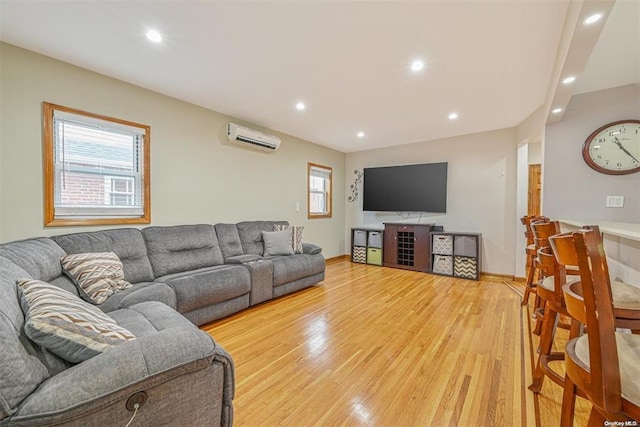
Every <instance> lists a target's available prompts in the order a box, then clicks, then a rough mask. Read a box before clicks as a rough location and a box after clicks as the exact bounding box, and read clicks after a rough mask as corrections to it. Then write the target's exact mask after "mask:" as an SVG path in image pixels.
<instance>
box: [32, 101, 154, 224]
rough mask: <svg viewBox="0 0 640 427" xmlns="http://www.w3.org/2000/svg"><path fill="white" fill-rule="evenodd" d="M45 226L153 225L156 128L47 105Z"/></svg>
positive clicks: (44, 114)
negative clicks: (151, 149) (152, 151)
mask: <svg viewBox="0 0 640 427" xmlns="http://www.w3.org/2000/svg"><path fill="white" fill-rule="evenodd" d="M43 117H44V187H45V188H44V198H45V200H44V223H45V226H65V225H105V224H148V223H149V222H150V220H151V196H150V183H149V177H150V174H149V159H150V155H149V145H150V128H149V126H147V125H142V124H139V123H133V122H129V121H126V120H120V119H114V118H111V117H106V116H102V115H98V114H93V113H88V112H86V111H80V110H76V109H73V108H68V107H62V106H60V105H54V104H49V103H47V102H45V103H43Z"/></svg>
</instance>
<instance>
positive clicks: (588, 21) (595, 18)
mask: <svg viewBox="0 0 640 427" xmlns="http://www.w3.org/2000/svg"><path fill="white" fill-rule="evenodd" d="M600 19H602V14H601V13H596V14H593V15H591V16H590V17H588V18H587V19H585V20H584V25H591V24H595V23H596V22H598V21H599V20H600Z"/></svg>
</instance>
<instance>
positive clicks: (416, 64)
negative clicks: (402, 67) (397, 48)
mask: <svg viewBox="0 0 640 427" xmlns="http://www.w3.org/2000/svg"><path fill="white" fill-rule="evenodd" d="M423 68H424V62H422V61H420V60H416V61H413V62H412V63H411V71H420V70H422V69H423Z"/></svg>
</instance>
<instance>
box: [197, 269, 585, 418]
mask: <svg viewBox="0 0 640 427" xmlns="http://www.w3.org/2000/svg"><path fill="white" fill-rule="evenodd" d="M326 277H327V278H326V279H325V281H324V282H323V283H322V286H316V287H313V288H309V289H306V290H303V291H300V292H297V293H295V294H292V295H288V296H286V297H283V298H279V299H277V300H274V301H270V302H267V303H265V304H262V305H260V306H257V307H253V308H251V309H248V310H245V311H243V312H241V313H238V314H236V315H234V316H231V317H228V318H226V319H222V320H220V321H217V322H214V323H212V324H209V325H206V326H205V327H203V329H204V330H205V331H207V332H208V333H210V334H211V335H212V336H213V337H215V339H216V340H217V341H218V342H219V343H220V344H221V345H222V346H223V347H225V348H226V349H227V350H228V351H229V352H230V353H231V355H232V356H233V358H234V360H235V364H236V397H235V400H234V408H235V425H236V426H272V425H273V426H275V425H286V426H306V425H332V426H333V425H375V426H480V425H484V426H502V425H505V426H506V425H522V426H528V425H536V424H537V425H542V426H547V425H558V423H559V419H560V417H559V402H560V401H561V392H562V391H561V389H560V388H559V387H558V386H556V385H555V384H552V383H551V382H550V381H548V382H546V383H545V385H544V388H543V391H542V394H541V396H542V397H541V398H539V399H534V397H533V393H531V392H529V391H528V390H526V386H527V385H529V384H530V382H531V366H532V363H531V359H530V358H531V356H532V354H533V352H532V350H531V345H537V343H535V342H531V341H530V340H529V328H530V325H529V313H528V312H527V309H521V308H520V305H519V302H520V299H521V296H520V294H521V292H522V286H521V285H519V284H515V283H512V282H507V281H505V280H502V279H500V280H495V281H494V280H482V281H480V282H476V281H470V280H461V279H453V278H448V277H443V276H436V275H430V274H425V273H419V272H412V271H407V270H398V269H391V268H381V267H374V266H367V265H362V264H354V263H351V262H349V261H338V262H330V263H328V265H327V272H326ZM536 401H537V402H536ZM536 403H537V405H536ZM536 406H538V407H539V408H540V412H541V413H542V414H544V415H542V416H540V417H539V418H538V419H536V415H535V409H536ZM556 406H557V408H556V409H555V410H553V411H552V410H550V409H549V408H555V407H556ZM579 409H580V408H579ZM547 412H548V416H547ZM556 420H557V421H556ZM585 420H586V416H585ZM576 425H582V424H580V423H576Z"/></svg>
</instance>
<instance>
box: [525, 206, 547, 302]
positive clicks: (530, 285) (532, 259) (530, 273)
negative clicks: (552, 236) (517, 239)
mask: <svg viewBox="0 0 640 427" xmlns="http://www.w3.org/2000/svg"><path fill="white" fill-rule="evenodd" d="M520 222H522V224H523V225H524V227H525V230H524V237H526V239H527V247H526V248H525V253H526V256H527V281H526V282H525V289H524V296H523V297H522V303H521V305H527V304H528V303H529V295H531V294H532V293H533V294H535V292H536V282H535V279H536V275H538V274H537V272H538V268H537V265H536V257H537V253H536V246H535V243H534V242H533V231H532V230H531V223H532V222H549V218H547V217H544V216H523V217H522V218H520ZM538 276H539V275H538Z"/></svg>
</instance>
